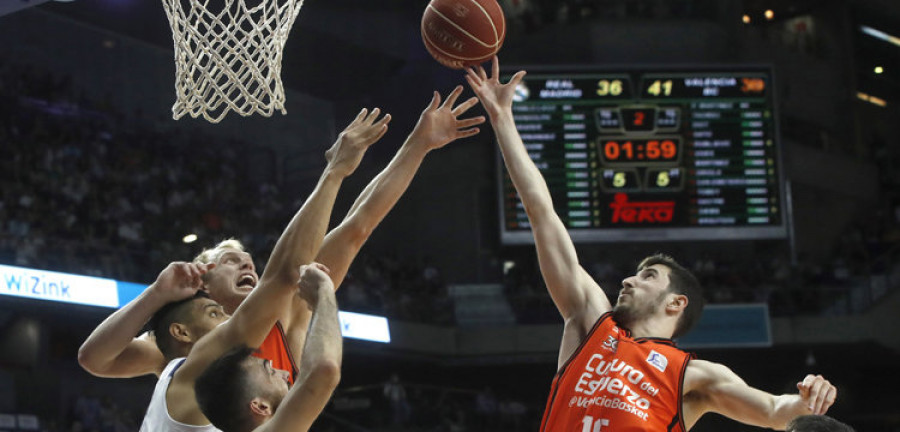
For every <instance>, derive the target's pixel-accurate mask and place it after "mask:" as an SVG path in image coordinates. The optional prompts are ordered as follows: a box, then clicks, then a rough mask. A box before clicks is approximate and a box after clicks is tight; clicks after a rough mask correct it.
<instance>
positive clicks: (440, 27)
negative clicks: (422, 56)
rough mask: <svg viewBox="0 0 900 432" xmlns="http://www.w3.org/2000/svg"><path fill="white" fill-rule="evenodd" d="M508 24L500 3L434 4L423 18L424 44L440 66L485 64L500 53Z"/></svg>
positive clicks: (453, 0) (437, 0)
mask: <svg viewBox="0 0 900 432" xmlns="http://www.w3.org/2000/svg"><path fill="white" fill-rule="evenodd" d="M505 36H506V20H505V19H504V18H503V10H502V9H500V5H499V4H497V0H431V2H430V3H428V7H427V8H425V14H423V15H422V40H423V41H424V42H425V48H426V49H427V50H428V52H429V53H430V54H431V56H432V57H434V58H435V60H437V61H438V62H439V63H440V64H442V65H444V66H447V67H449V68H453V69H462V68H464V67H468V66H474V65H477V64H481V63H483V62H485V61H486V60H488V59H490V58H491V57H493V56H494V54H497V51H500V46H501V45H503V38H504V37H505Z"/></svg>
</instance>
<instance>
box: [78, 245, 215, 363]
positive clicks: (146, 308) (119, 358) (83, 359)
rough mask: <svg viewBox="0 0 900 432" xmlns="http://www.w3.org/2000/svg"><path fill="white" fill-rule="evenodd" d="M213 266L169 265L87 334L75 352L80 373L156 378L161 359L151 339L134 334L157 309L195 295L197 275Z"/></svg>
mask: <svg viewBox="0 0 900 432" xmlns="http://www.w3.org/2000/svg"><path fill="white" fill-rule="evenodd" d="M213 266H214V264H194V263H186V262H173V263H171V264H169V265H168V266H167V267H166V268H165V269H164V270H163V271H162V272H161V273H160V274H159V276H158V277H157V278H156V281H155V282H153V284H151V285H150V286H149V287H148V288H147V289H146V290H144V292H142V293H141V294H140V295H139V296H138V297H137V298H135V299H134V300H132V301H130V302H129V303H128V304H127V305H125V306H124V307H122V308H121V309H119V310H117V311H115V312H113V314H112V315H110V316H109V317H107V318H106V319H105V320H104V321H103V322H102V323H100V325H98V326H97V328H96V329H94V331H93V332H91V334H90V336H88V338H87V339H86V340H85V341H84V343H83V344H82V345H81V348H79V350H78V363H79V364H80V365H81V367H82V368H84V370H86V371H88V372H90V373H91V374H93V375H96V376H101V377H111V378H131V377H135V376H140V375H146V374H149V373H153V374H156V375H159V374H160V373H161V372H162V370H163V368H165V366H166V359H165V357H163V354H162V353H161V352H160V351H159V348H157V347H156V343H155V342H154V340H153V338H152V337H150V336H149V335H147V334H144V335H141V336H140V337H135V335H137V334H138V333H139V332H140V331H141V329H142V328H143V327H144V325H145V324H147V321H149V320H150V318H151V317H152V316H153V314H154V313H156V311H158V310H159V309H160V308H162V307H163V306H165V305H166V304H168V303H170V302H173V301H179V300H183V299H186V298H189V297H191V296H193V295H194V294H196V293H197V290H199V289H200V287H201V286H202V281H201V276H202V275H203V274H204V273H206V271H207V270H208V269H210V268H212V267H213Z"/></svg>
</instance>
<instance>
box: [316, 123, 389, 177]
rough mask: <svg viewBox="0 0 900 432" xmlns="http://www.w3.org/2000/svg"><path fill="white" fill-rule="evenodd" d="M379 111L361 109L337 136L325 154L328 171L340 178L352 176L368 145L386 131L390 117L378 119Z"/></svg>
mask: <svg viewBox="0 0 900 432" xmlns="http://www.w3.org/2000/svg"><path fill="white" fill-rule="evenodd" d="M379 114H381V110H380V109H378V108H375V109H373V110H372V111H371V112H369V110H367V109H365V108H363V109H362V111H360V112H359V114H358V115H357V116H356V118H355V119H353V121H352V122H350V124H349V125H348V126H347V127H346V128H345V129H344V131H343V132H341V134H340V135H338V139H337V141H335V142H334V144H333V145H332V146H331V148H330V149H328V151H326V152H325V160H327V161H328V166H329V168H330V169H332V170H334V171H335V172H336V173H338V174H339V175H341V176H344V177H346V176H349V175H350V174H353V171H355V170H356V167H358V166H359V163H360V161H362V157H363V155H364V154H365V153H366V150H367V149H368V148H369V146H370V145H372V144H374V143H375V142H377V141H378V140H379V139H381V137H383V136H384V134H385V133H386V132H387V130H388V126H387V125H388V123H389V122H390V121H391V115H390V114H385V115H384V117H381V119H378V116H379Z"/></svg>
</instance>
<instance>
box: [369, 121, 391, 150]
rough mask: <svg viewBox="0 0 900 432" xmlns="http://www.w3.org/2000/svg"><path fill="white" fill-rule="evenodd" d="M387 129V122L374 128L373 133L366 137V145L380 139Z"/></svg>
mask: <svg viewBox="0 0 900 432" xmlns="http://www.w3.org/2000/svg"><path fill="white" fill-rule="evenodd" d="M387 130H388V127H387V124H382V125H381V126H379V127H378V129H375V133H374V134H372V136H370V137H369V138H367V139H366V142H367V145H372V144H375V143H376V142H378V140H380V139H381V137H383V136H384V134H386V133H387Z"/></svg>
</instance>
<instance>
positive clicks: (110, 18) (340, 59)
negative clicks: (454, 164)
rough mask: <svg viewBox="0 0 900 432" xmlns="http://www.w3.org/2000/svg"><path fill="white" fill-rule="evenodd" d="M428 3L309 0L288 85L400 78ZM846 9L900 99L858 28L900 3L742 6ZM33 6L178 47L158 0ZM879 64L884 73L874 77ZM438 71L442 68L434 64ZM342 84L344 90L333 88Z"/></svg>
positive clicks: (810, 1)
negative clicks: (355, 75)
mask: <svg viewBox="0 0 900 432" xmlns="http://www.w3.org/2000/svg"><path fill="white" fill-rule="evenodd" d="M220 1H221V0H220ZM519 1H522V0H519ZM634 1H638V0H634ZM735 1H737V0H735ZM424 4H425V0H307V1H306V2H305V3H304V5H303V9H302V10H301V13H300V16H299V18H298V20H297V23H296V25H295V26H294V29H293V30H292V32H291V35H290V39H289V41H288V44H287V46H286V48H285V55H284V61H283V70H284V71H285V73H284V74H283V79H284V82H285V85H286V86H288V87H290V88H293V89H295V90H299V91H303V92H306V93H309V94H312V95H315V96H318V97H323V98H326V99H332V100H341V99H345V98H349V97H351V96H352V95H354V94H358V93H360V92H359V90H360V89H357V88H355V87H354V80H353V79H352V78H349V76H348V77H347V78H346V79H342V78H343V77H342V75H341V71H348V72H346V73H348V74H349V73H350V72H351V71H352V72H358V70H359V69H360V66H359V65H365V66H364V68H365V73H366V74H367V75H368V78H369V82H370V83H371V82H376V83H377V82H379V81H378V79H379V77H387V76H389V75H391V74H395V73H397V72H398V71H399V70H401V69H402V68H403V67H404V65H406V64H407V63H408V62H409V61H410V60H411V59H416V58H421V57H423V56H427V54H424V49H421V48H422V47H421V43H420V42H419V39H418V37H419V36H418V21H419V19H420V17H421V13H422V10H423V9H424ZM844 6H846V7H848V8H849V9H850V10H851V11H852V13H853V15H854V25H855V26H857V29H856V31H855V32H854V34H855V37H854V41H853V42H852V43H853V47H854V57H855V58H854V62H855V63H856V69H857V71H856V72H857V73H856V83H857V86H858V87H859V88H860V89H861V90H869V91H871V92H873V93H878V94H883V95H885V96H886V97H887V98H888V99H890V100H894V101H900V46H898V45H894V44H891V43H888V42H885V41H883V40H877V39H875V38H872V37H869V36H865V35H862V36H861V33H860V32H859V31H858V30H859V29H858V27H859V26H860V25H869V26H872V27H875V28H879V29H881V30H883V31H885V32H888V33H890V34H892V35H894V36H897V37H900V2H898V1H897V0H743V1H742V2H741V8H743V9H744V10H745V11H748V12H759V11H761V10H765V9H770V8H771V9H774V10H775V11H776V19H786V18H790V17H792V16H797V15H802V14H805V13H809V12H815V10H816V9H819V8H833V7H844ZM26 7H37V8H40V9H42V10H44V11H48V12H51V13H54V14H58V15H61V16H65V17H68V18H70V19H73V20H76V21H80V22H83V23H85V24H87V25H90V26H93V27H97V28H100V29H104V30H107V31H110V32H112V33H115V34H120V35H125V36H127V37H131V38H135V39H138V40H141V41H144V42H146V43H149V44H152V45H156V46H159V47H162V48H165V49H171V46H172V34H171V30H170V28H169V24H168V21H167V19H166V16H165V13H164V11H163V8H162V5H161V3H160V1H159V0H74V1H65V2H61V1H48V0H0V15H3V14H6V13H12V12H13V11H15V10H18V9H22V8H26ZM878 65H881V66H882V67H883V68H884V73H882V74H875V73H873V69H874V67H875V66H878ZM435 69H436V70H437V69H439V67H438V66H436V65H435ZM288 71H290V73H288ZM385 79H386V78H385ZM336 81H339V82H341V83H342V85H341V86H334V85H333V84H334V83H335V82H336Z"/></svg>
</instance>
